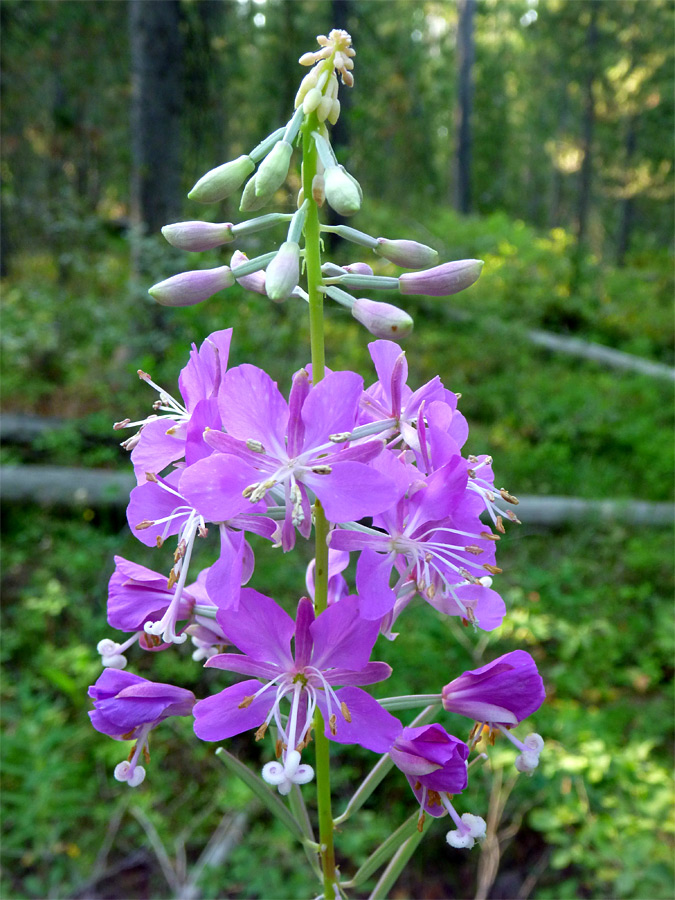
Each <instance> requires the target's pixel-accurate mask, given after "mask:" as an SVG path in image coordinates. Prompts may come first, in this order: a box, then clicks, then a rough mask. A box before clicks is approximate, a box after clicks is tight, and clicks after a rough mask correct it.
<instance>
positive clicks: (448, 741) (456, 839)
mask: <svg viewBox="0 0 675 900" xmlns="http://www.w3.org/2000/svg"><path fill="white" fill-rule="evenodd" d="M389 755H390V756H391V758H392V760H393V761H394V763H395V764H396V766H397V767H398V768H399V769H400V770H401V771H402V772H403V773H404V775H405V776H406V778H407V779H408V783H409V784H410V787H411V788H412V790H413V793H414V794H415V797H416V798H417V800H418V801H419V804H420V820H419V826H420V828H421V825H422V822H423V817H424V813H425V812H427V813H429V815H430V816H434V818H438V817H440V816H444V815H445V814H446V812H447V813H449V814H450V817H451V818H452V820H453V821H454V822H455V824H456V825H457V830H456V831H451V832H449V834H448V836H447V840H448V843H450V844H451V846H454V847H467V848H470V847H473V844H474V842H475V840H476V839H480V838H482V837H484V836H485V822H484V820H483V819H481V818H480V816H473V815H471V814H470V813H464V815H463V816H461V817H460V816H459V814H458V813H457V811H456V810H455V808H454V806H453V805H452V803H451V802H450V801H451V797H452V795H454V794H459V793H460V792H461V791H463V790H464V788H465V787H466V785H467V764H466V760H467V758H468V756H469V748H468V747H467V745H466V744H465V743H464V742H463V741H460V740H459V739H458V738H456V737H453V736H452V735H451V734H448V733H447V731H446V730H445V729H444V728H443V727H442V726H441V725H421V726H419V727H417V728H404V729H403V731H402V732H401V734H400V735H399V736H398V737H397V738H396V740H395V741H394V744H393V746H392V748H391V749H390V751H389Z"/></svg>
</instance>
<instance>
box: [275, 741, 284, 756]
mask: <svg viewBox="0 0 675 900" xmlns="http://www.w3.org/2000/svg"><path fill="white" fill-rule="evenodd" d="M283 749H284V742H283V741H282V740H281V738H277V742H276V744H275V745H274V754H275V756H276V758H277V759H279V758H280V756H281V751H282V750H283Z"/></svg>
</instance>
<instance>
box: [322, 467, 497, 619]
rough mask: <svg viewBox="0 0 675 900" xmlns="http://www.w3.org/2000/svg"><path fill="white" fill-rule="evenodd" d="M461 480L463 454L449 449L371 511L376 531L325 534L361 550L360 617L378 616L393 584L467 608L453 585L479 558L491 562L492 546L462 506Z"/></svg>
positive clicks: (388, 603)
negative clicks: (388, 504) (383, 508)
mask: <svg viewBox="0 0 675 900" xmlns="http://www.w3.org/2000/svg"><path fill="white" fill-rule="evenodd" d="M378 464H379V465H381V466H383V467H384V470H385V471H387V472H388V474H393V472H395V468H394V467H399V468H401V464H400V463H399V462H398V461H397V460H395V459H393V458H391V457H385V458H384V459H383V460H382V461H381V462H380V461H378ZM385 464H386V465H385ZM392 470H393V471H392ZM466 484H467V474H466V468H465V465H464V460H463V459H462V458H461V457H459V456H457V457H455V458H454V459H453V460H452V461H451V462H449V463H448V464H447V465H445V466H443V468H441V469H438V470H437V471H436V472H433V473H432V474H431V475H429V476H428V477H427V478H426V480H422V479H421V478H420V482H419V484H418V485H417V486H418V489H417V490H416V491H415V493H412V492H411V491H410V492H409V494H410V493H412V495H411V496H406V497H403V498H402V499H401V500H399V502H398V503H397V504H396V505H395V506H394V507H393V508H392V509H390V510H388V511H387V512H385V513H383V514H382V515H380V516H376V517H375V519H374V522H373V524H374V526H375V527H376V528H377V529H379V530H377V531H374V530H373V531H371V532H369V533H368V532H365V531H364V530H359V531H350V530H348V529H337V530H335V531H333V532H332V533H331V536H330V541H331V547H333V548H334V549H339V550H361V551H362V553H361V556H360V557H359V562H358V565H357V569H356V584H357V589H358V593H359V596H360V597H361V615H363V616H364V618H367V619H379V618H381V617H382V616H384V615H386V614H387V613H389V612H391V611H392V610H393V609H394V605H395V603H396V600H397V592H396V591H398V590H401V589H404V588H405V594H406V596H407V599H408V600H409V599H411V598H412V596H413V595H414V593H415V590H418V591H419V593H421V594H422V596H423V597H424V598H425V599H426V600H427V601H428V602H429V603H432V604H433V605H434V606H436V608H437V609H440V610H441V612H444V613H446V614H450V615H452V614H456V613H455V610H457V612H463V614H464V615H466V614H467V610H466V608H465V607H464V604H463V603H462V600H461V594H460V593H458V591H457V588H459V587H460V586H465V585H466V584H467V581H470V580H471V579H474V580H477V579H476V576H479V575H482V574H484V567H485V565H486V563H485V562H483V560H484V559H486V560H487V561H488V562H487V565H490V564H491V563H492V562H494V545H493V543H492V542H491V541H489V540H485V539H484V538H482V537H481V534H480V530H481V528H482V526H481V524H480V522H479V521H478V520H477V519H476V520H475V522H474V520H473V519H472V518H470V517H469V516H467V514H466V511H465V510H464V501H465V499H466ZM482 530H484V529H482ZM478 560H480V561H478ZM394 566H395V567H396V569H397V571H398V573H399V582H398V584H397V589H396V591H395V590H392V589H391V588H390V587H389V578H390V573H391V570H392V568H393V567H394ZM406 582H407V583H408V584H407V585H406ZM446 598H448V599H449V601H450V606H448V605H447V604H446V603H445V600H446Z"/></svg>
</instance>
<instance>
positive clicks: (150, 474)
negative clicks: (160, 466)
mask: <svg viewBox="0 0 675 900" xmlns="http://www.w3.org/2000/svg"><path fill="white" fill-rule="evenodd" d="M145 480H146V481H151V482H152V483H153V484H157V476H156V475H155V473H154V472H146V473H145Z"/></svg>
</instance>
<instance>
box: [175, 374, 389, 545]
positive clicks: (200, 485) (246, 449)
mask: <svg viewBox="0 0 675 900" xmlns="http://www.w3.org/2000/svg"><path fill="white" fill-rule="evenodd" d="M362 390H363V382H362V380H361V378H360V376H358V375H356V374H355V373H353V372H330V373H328V374H327V375H326V377H325V378H324V379H323V380H322V381H320V382H319V383H318V384H317V385H314V386H311V385H310V376H309V373H308V372H307V371H306V370H304V369H301V370H300V372H298V373H297V374H296V376H295V377H294V379H293V386H292V388H291V393H290V397H289V400H288V403H287V402H286V401H285V400H284V398H283V397H282V395H281V393H280V392H279V389H278V388H277V386H276V384H275V383H274V382H273V381H272V379H271V378H270V377H269V375H267V373H266V372H263V370H262V369H258V368H257V367H256V366H250V365H243V366H239V367H237V368H236V369H230V371H229V372H227V374H226V375H225V378H224V379H223V384H222V387H221V390H220V392H219V397H218V402H219V406H220V413H221V418H222V422H223V427H224V428H225V429H226V430H227V433H226V434H222V433H220V432H215V431H210V432H208V433H207V434H206V438H205V439H206V441H207V443H208V444H209V445H210V446H211V447H213V448H214V449H215V450H216V451H218V452H217V453H215V454H213V455H212V456H210V457H208V458H206V459H202V460H200V461H198V462H197V463H195V465H194V466H190V467H189V468H188V469H187V470H186V471H185V473H184V475H183V477H182V479H181V491H182V492H183V494H184V495H185V497H187V498H188V500H189V501H190V502H191V503H192V504H194V505H195V506H196V507H198V508H199V509H200V510H201V511H202V513H203V514H204V516H206V517H207V518H208V519H210V520H211V521H224V520H227V519H229V518H231V517H232V516H233V515H237V514H238V513H240V512H242V506H241V504H242V495H243V498H244V503H245V504H246V503H249V502H250V503H257V502H259V501H261V500H262V499H263V498H266V497H267V496H268V495H270V497H271V498H272V499H273V501H276V502H277V503H279V504H282V505H284V506H285V508H286V513H285V518H284V523H283V529H282V546H283V548H284V550H289V549H291V548H292V547H293V546H294V543H295V528H296V527H297V528H298V530H299V531H300V533H301V534H302V535H303V536H304V537H308V536H309V533H310V530H311V508H310V506H311V500H310V496H309V494H308V491H311V492H312V493H313V494H315V495H316V497H317V498H318V499H319V500H320V502H321V504H322V505H323V508H324V510H325V513H326V516H327V518H328V519H329V520H330V521H331V522H347V521H349V520H351V519H359V518H361V517H362V516H364V515H372V514H373V513H375V512H381V511H382V510H384V509H387V508H388V507H389V506H391V505H392V504H393V503H395V502H396V500H397V499H398V497H399V496H400V495H401V493H402V492H403V490H405V485H404V486H403V487H402V488H401V487H399V486H397V485H396V484H395V483H394V482H393V481H392V480H391V479H390V478H388V477H386V476H385V475H382V474H381V473H380V472H378V471H376V470H375V469H374V468H373V467H371V466H369V465H366V463H367V462H369V461H370V460H371V459H373V458H374V457H375V456H377V455H378V454H379V453H380V452H381V451H382V448H383V445H382V442H381V441H369V442H367V443H363V444H359V445H357V446H351V447H336V445H335V443H333V442H332V441H331V440H330V435H331V434H333V433H334V432H345V431H346V432H349V431H350V430H351V429H352V428H353V426H354V423H355V420H356V412H357V409H358V404H359V400H360V397H361V393H362Z"/></svg>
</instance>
